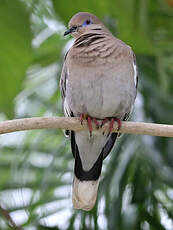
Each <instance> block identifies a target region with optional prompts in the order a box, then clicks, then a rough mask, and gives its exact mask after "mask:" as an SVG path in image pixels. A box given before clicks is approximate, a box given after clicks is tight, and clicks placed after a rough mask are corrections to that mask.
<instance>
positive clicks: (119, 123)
mask: <svg viewBox="0 0 173 230" xmlns="http://www.w3.org/2000/svg"><path fill="white" fill-rule="evenodd" d="M108 121H110V123H109V132H108V136H109V134H110V133H111V132H112V129H113V127H114V123H115V121H116V122H117V123H118V128H117V131H119V130H120V128H121V120H120V119H119V118H117V117H112V118H111V117H108V118H104V119H103V120H102V123H101V128H102V126H103V125H104V124H105V123H106V122H108Z"/></svg>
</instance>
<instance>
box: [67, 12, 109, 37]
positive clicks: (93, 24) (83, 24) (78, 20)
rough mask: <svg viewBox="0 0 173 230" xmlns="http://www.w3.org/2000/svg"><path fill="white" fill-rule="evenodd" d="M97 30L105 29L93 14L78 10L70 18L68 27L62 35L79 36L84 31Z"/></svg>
mask: <svg viewBox="0 0 173 230" xmlns="http://www.w3.org/2000/svg"><path fill="white" fill-rule="evenodd" d="M97 30H106V28H105V26H104V25H103V23H102V22H101V21H100V20H99V19H98V18H97V17H96V16H95V15H93V14H90V13H87V12H79V13H77V14H75V15H74V16H73V17H72V18H71V20H70V22H69V29H68V30H67V31H66V32H65V33H64V36H66V35H67V34H72V35H73V36H74V37H79V36H80V35H82V34H84V33H91V32H93V31H95V32H96V31H97Z"/></svg>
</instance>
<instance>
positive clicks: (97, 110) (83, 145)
mask: <svg viewBox="0 0 173 230" xmlns="http://www.w3.org/2000/svg"><path fill="white" fill-rule="evenodd" d="M68 34H71V35H72V36H73V37H74V38H75V41H74V43H73V45H72V47H71V48H70V49H69V51H68V52H67V54H66V56H65V59H64V64H63V68H62V73H61V78H60V89H61V96H62V102H63V110H64V114H65V116H67V117H79V119H80V121H81V124H82V122H83V120H84V119H86V120H87V123H88V128H89V132H88V131H78V132H75V131H70V130H67V131H66V134H67V135H68V136H69V138H70V140H71V149H72V154H73V156H74V159H75V164H74V179H73V188H72V201H73V206H74V208H76V209H82V210H85V211H89V210H91V209H92V208H93V207H94V205H95V202H96V199H97V193H98V187H99V182H100V177H101V170H102V164H103V160H104V159H105V158H106V157H107V155H108V154H109V153H110V151H111V149H112V147H113V146H114V143H115V141H116V139H117V136H118V133H112V128H113V125H114V122H118V129H120V128H121V121H122V120H127V119H128V117H129V114H130V113H131V110H132V108H133V105H134V102H135V98H136V94H137V82H138V74H137V66H136V58H135V55H134V53H133V51H132V49H131V47H130V46H128V45H126V44H125V43H124V42H123V41H121V40H119V39H118V38H116V37H115V36H113V34H112V33H111V32H110V31H109V30H108V29H107V28H106V26H105V25H104V24H103V23H102V22H101V21H100V19H99V18H98V17H97V16H95V15H93V14H91V13H88V12H79V13H77V14H75V15H74V16H73V17H72V18H71V20H70V21H69V29H68V30H67V31H66V32H65V33H64V35H65V36H66V35H68ZM106 122H109V130H108V132H104V133H103V132H99V131H93V130H92V127H93V125H96V126H97V128H99V127H101V126H103V125H104V124H105V123H106Z"/></svg>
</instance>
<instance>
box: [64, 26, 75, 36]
mask: <svg viewBox="0 0 173 230" xmlns="http://www.w3.org/2000/svg"><path fill="white" fill-rule="evenodd" d="M76 30H77V26H72V27H71V28H70V29H68V30H66V31H65V33H64V36H66V35H67V34H71V33H73V32H75V31H76Z"/></svg>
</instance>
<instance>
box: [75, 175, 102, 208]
mask: <svg viewBox="0 0 173 230" xmlns="http://www.w3.org/2000/svg"><path fill="white" fill-rule="evenodd" d="M98 186H99V179H98V180H96V181H80V180H79V179H77V178H76V176H74V180H73V192H72V200H73V206H74V208H76V209H82V210H86V211H89V210H91V209H92V208H93V207H94V205H95V202H96V199H97V191H98Z"/></svg>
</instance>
